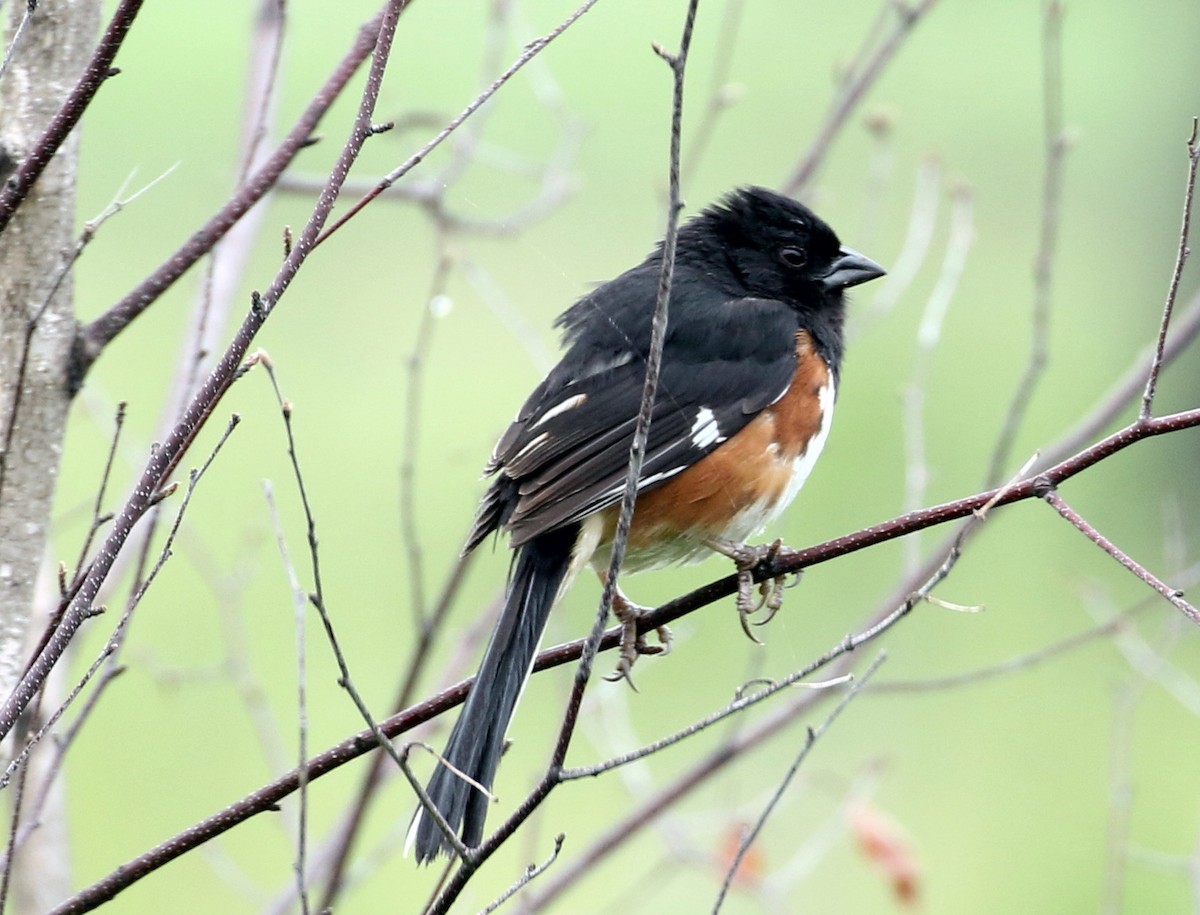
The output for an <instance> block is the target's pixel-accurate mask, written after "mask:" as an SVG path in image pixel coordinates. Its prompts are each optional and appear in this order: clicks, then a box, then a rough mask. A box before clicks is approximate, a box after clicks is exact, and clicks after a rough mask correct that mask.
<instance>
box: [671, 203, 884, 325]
mask: <svg viewBox="0 0 1200 915" xmlns="http://www.w3.org/2000/svg"><path fill="white" fill-rule="evenodd" d="M689 249H690V250H693V251H695V252H696V253H697V254H698V255H700V257H702V258H705V259H708V258H711V257H712V256H713V255H714V254H715V253H717V252H719V253H720V255H721V256H722V258H723V260H724V262H725V263H726V265H727V266H728V268H729V270H730V273H731V274H732V276H731V279H732V280H733V281H734V282H735V283H737V284H738V285H740V286H741V287H742V290H744V291H746V292H749V293H751V294H753V295H756V296H763V297H767V298H773V299H779V300H782V301H785V302H787V303H789V304H790V305H792V306H793V307H795V308H798V309H801V310H804V311H820V310H823V309H826V308H830V307H834V308H840V306H841V303H842V290H844V289H846V288H848V287H850V286H856V285H858V284H859V283H865V282H867V281H868V280H872V279H875V278H876V277H880V276H883V274H884V270H883V268H882V267H880V266H879V265H878V264H876V263H875V262H874V261H872V260H870V259H869V258H867V257H864V256H863V255H861V254H859V253H858V252H857V251H854V250H852V249H850V248H846V247H843V245H842V243H841V242H840V241H839V240H838V237H837V233H835V232H834V231H833V229H831V228H830V227H829V226H828V225H827V224H826V223H825V222H824V221H823V220H822V219H821V218H820V217H819V216H817V215H816V214H815V213H813V211H812V210H810V209H809V208H808V207H806V206H804V204H802V203H798V202H797V201H795V200H792V199H791V198H790V197H785V196H783V195H782V194H777V193H775V192H774V191H769V190H767V189H766V188H761V187H743V188H739V189H737V190H735V191H733V192H731V193H730V194H728V195H727V196H726V197H725V198H724V199H723V200H721V201H720V202H719V203H716V204H713V205H712V206H710V207H708V208H707V209H705V210H704V211H703V212H701V213H700V215H699V216H697V217H696V218H695V219H693V220H691V221H690V222H689V223H688V224H687V225H686V226H684V228H683V229H682V230H681V232H680V245H679V250H680V255H681V256H686V253H685V252H687V251H688V250H689ZM739 291H741V290H739Z"/></svg>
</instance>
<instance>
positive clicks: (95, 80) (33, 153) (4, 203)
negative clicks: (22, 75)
mask: <svg viewBox="0 0 1200 915" xmlns="http://www.w3.org/2000/svg"><path fill="white" fill-rule="evenodd" d="M141 6H142V0H121V3H120V5H118V7H117V8H116V10H115V11H114V12H113V16H112V19H110V20H109V23H108V28H107V29H105V31H104V36H103V37H102V38H101V39H100V43H99V44H98V45H97V46H96V50H95V52H94V53H93V54H92V59H91V61H89V63H88V65H87V68H86V69H85V70H84V71H83V75H82V76H80V77H79V82H78V83H76V84H75V88H74V89H72V90H71V94H70V95H68V96H67V98H66V100H65V101H64V102H63V103H62V106H61V107H60V108H59V109H58V113H57V114H56V115H55V116H54V118H53V119H52V120H51V121H50V123H49V124H47V125H46V129H45V130H44V131H43V132H42V135H41V136H40V137H39V138H38V140H37V142H36V143H34V145H33V148H32V149H31V150H30V151H29V153H28V154H27V155H26V156H25V158H24V159H23V160H22V161H21V164H20V165H19V166H17V170H16V171H15V172H13V173H12V175H10V176H9V177H8V179H7V180H6V181H5V182H4V183H3V185H0V233H3V232H4V229H5V228H6V227H7V226H8V223H9V220H11V219H12V217H13V214H14V213H15V212H16V211H17V208H18V207H20V205H21V204H22V202H24V200H25V198H26V197H27V196H29V191H30V188H32V187H33V184H34V182H35V181H37V179H38V177H39V176H40V175H41V174H42V171H43V170H44V169H45V168H46V166H47V165H49V164H50V160H51V159H52V158H53V157H54V154H55V152H57V151H58V148H59V147H60V146H62V144H63V141H64V140H66V139H67V136H68V134H70V133H71V130H72V129H73V128H74V127H75V125H76V124H78V123H79V119H80V118H81V117H82V116H83V112H84V111H85V110H87V107H88V105H90V104H91V102H92V98H93V96H95V94H96V92H97V91H98V90H99V89H100V86H101V85H102V84H103V83H104V81H105V80H107V79H108V78H109V77H110V76H114V75H116V73H118V72H119V71H117V70H115V69H113V66H112V62H113V59H114V58H115V57H116V56H117V51H119V50H120V49H121V43H122V42H123V41H124V40H125V36H126V35H127V34H128V33H129V27H130V26H131V25H133V20H134V17H136V16H137V13H138V10H139V9H141Z"/></svg>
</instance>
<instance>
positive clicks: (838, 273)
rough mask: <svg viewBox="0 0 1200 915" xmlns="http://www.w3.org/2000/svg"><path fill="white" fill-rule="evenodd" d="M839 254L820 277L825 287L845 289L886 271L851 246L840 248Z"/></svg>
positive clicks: (876, 277) (879, 275) (875, 277)
mask: <svg viewBox="0 0 1200 915" xmlns="http://www.w3.org/2000/svg"><path fill="white" fill-rule="evenodd" d="M840 253H841V256H840V257H838V259H837V260H835V261H834V262H833V264H832V265H831V266H830V268H829V272H828V273H826V274H825V275H824V276H823V277H821V282H822V283H823V284H824V286H825V288H826V289H830V290H833V289H847V288H849V287H850V286H857V285H858V284H859V283H865V282H867V281H868V280H874V279H878V278H879V277H881V276H883V275H884V274H885V273H887V271H886V270H884V269H883V268H882V267H880V266H879V265H878V264H877V263H875V261H873V260H871V258H869V257H867V256H866V255H865V254H859V253H858V252H857V251H855V250H854V249H853V248H845V247H843V248H841V249H840Z"/></svg>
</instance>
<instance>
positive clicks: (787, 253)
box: [779, 245, 808, 267]
mask: <svg viewBox="0 0 1200 915" xmlns="http://www.w3.org/2000/svg"><path fill="white" fill-rule="evenodd" d="M779 260H780V261H782V262H783V264H784V266H785V267H803V266H804V265H805V264H807V263H808V255H807V254H805V253H804V251H803V250H802V249H800V248H793V247H791V246H790V245H789V246H788V247H786V248H780V249H779Z"/></svg>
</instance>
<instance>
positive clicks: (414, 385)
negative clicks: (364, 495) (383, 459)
mask: <svg viewBox="0 0 1200 915" xmlns="http://www.w3.org/2000/svg"><path fill="white" fill-rule="evenodd" d="M438 250H439V252H440V253H439V255H438V259H437V266H436V267H434V271H433V281H432V283H431V284H430V290H429V298H428V299H427V300H426V302H425V307H424V308H422V309H421V318H420V320H419V321H418V323H417V332H416V338H415V339H414V341H413V347H412V350H411V351H410V352H409V354H408V359H407V360H405V368H406V371H407V373H408V386H407V392H406V394H405V397H404V417H403V422H404V439H403V444H402V445H401V451H400V538H401V540H402V541H403V543H404V551H405V553H406V554H407V558H408V600H409V604H410V605H411V607H410V609H411V610H412V614H413V622H414V623H415V626H414V631H416V632H420V631H421V629H423V628H424V627H425V626H426V620H425V570H424V560H423V552H424V551H423V550H422V547H421V525H420V524H419V523H418V522H417V510H416V494H417V486H416V476H417V447H418V444H419V441H420V434H421V405H422V395H423V393H424V391H423V382H424V379H425V360H426V358H427V357H428V355H429V348H430V346H431V345H432V338H433V328H434V324H435V322H436V321H437V319H439V318H441V317H442V316H444V314H445V312H446V309H447V308H448V306H449V298H448V297H447V295H446V283H447V281H448V280H449V278H450V266H451V255H450V252H449V250H448V247H447V239H446V237H445V234H444V233H439V234H438Z"/></svg>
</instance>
